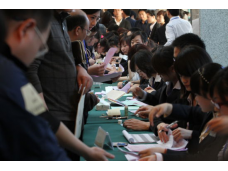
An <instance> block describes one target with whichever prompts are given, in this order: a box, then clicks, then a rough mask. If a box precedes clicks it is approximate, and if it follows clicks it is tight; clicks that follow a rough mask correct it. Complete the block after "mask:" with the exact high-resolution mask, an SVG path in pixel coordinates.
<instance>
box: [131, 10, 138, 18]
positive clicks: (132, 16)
mask: <svg viewBox="0 0 228 171" xmlns="http://www.w3.org/2000/svg"><path fill="white" fill-rule="evenodd" d="M130 17H131V19H133V20H136V19H137V14H136V12H135V11H133V10H131V15H130Z"/></svg>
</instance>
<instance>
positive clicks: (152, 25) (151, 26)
mask: <svg viewBox="0 0 228 171" xmlns="http://www.w3.org/2000/svg"><path fill="white" fill-rule="evenodd" d="M156 23H157V22H154V24H151V25H150V31H152V30H153V28H154V25H155V24H156Z"/></svg>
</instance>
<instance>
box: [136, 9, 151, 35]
mask: <svg viewBox="0 0 228 171" xmlns="http://www.w3.org/2000/svg"><path fill="white" fill-rule="evenodd" d="M146 11H147V10H146V9H139V10H138V15H139V20H137V21H136V23H135V27H138V28H140V29H141V31H144V32H145V33H146V34H147V37H148V36H149V34H150V33H149V30H148V21H147V15H146Z"/></svg>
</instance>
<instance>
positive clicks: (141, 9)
mask: <svg viewBox="0 0 228 171" xmlns="http://www.w3.org/2000/svg"><path fill="white" fill-rule="evenodd" d="M140 11H144V12H146V11H147V10H146V9H139V10H138V13H139V12H140Z"/></svg>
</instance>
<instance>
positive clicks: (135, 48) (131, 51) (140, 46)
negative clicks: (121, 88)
mask: <svg viewBox="0 0 228 171" xmlns="http://www.w3.org/2000/svg"><path fill="white" fill-rule="evenodd" d="M140 49H146V50H149V49H148V47H147V46H145V45H143V44H135V45H134V46H133V47H131V48H130V49H129V51H128V60H130V61H131V59H132V57H133V55H134V54H135V53H136V52H138V51H139V50H140ZM130 69H131V71H132V72H136V71H135V63H134V62H130Z"/></svg>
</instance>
